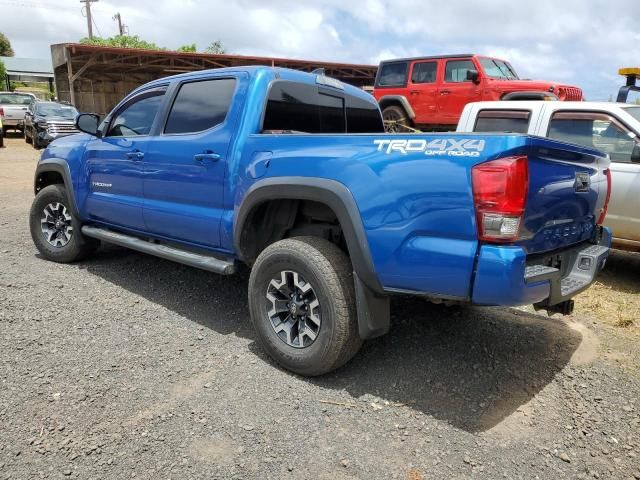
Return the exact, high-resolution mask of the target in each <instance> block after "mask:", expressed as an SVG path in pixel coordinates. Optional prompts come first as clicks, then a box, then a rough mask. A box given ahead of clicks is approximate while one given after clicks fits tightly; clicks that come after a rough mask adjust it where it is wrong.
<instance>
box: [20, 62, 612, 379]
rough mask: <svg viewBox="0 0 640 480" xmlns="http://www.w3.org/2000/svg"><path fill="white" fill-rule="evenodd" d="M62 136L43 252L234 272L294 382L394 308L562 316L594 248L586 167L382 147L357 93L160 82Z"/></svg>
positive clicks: (389, 140) (561, 148) (446, 145)
mask: <svg viewBox="0 0 640 480" xmlns="http://www.w3.org/2000/svg"><path fill="white" fill-rule="evenodd" d="M77 127H78V129H79V130H81V131H82V132H83V133H80V134H77V135H72V136H69V137H65V138H61V139H59V140H56V141H54V142H53V143H52V144H51V145H50V146H49V147H48V148H47V149H46V150H44V152H43V154H42V157H41V159H40V161H39V163H38V165H37V169H36V174H35V185H34V189H35V194H36V195H35V199H34V202H33V206H32V209H31V213H30V228H31V235H32V238H33V241H34V243H35V245H36V247H37V248H38V250H39V251H40V253H41V254H42V256H43V257H44V258H46V259H48V260H52V261H56V262H73V261H77V260H80V259H82V258H85V257H86V256H87V255H89V254H91V253H92V252H94V251H95V249H96V248H97V246H98V245H99V243H100V241H104V242H108V243H114V244H118V245H122V246H125V247H130V248H132V249H135V250H139V251H142V252H146V253H149V254H152V255H157V256H159V257H163V258H165V259H170V260H174V261H177V262H181V263H184V264H187V265H191V266H194V267H198V268H202V269H205V270H209V271H212V272H216V273H219V274H224V275H229V274H232V273H234V272H236V271H237V270H238V269H239V268H242V267H241V266H242V265H246V266H248V267H250V268H251V274H250V278H249V286H248V288H249V307H250V313H251V319H252V322H253V325H254V327H255V330H256V332H257V338H258V339H259V341H260V343H261V344H262V345H263V347H264V348H265V350H266V351H267V352H268V353H269V354H270V355H271V356H272V357H273V358H274V359H275V360H276V361H277V362H278V363H280V364H281V365H282V366H284V367H286V368H287V369H290V370H292V371H294V372H297V373H299V374H302V375H320V374H323V373H326V372H329V371H331V370H333V369H335V368H338V367H340V366H341V365H342V364H344V363H345V362H347V361H348V360H349V359H350V358H351V357H352V356H353V355H355V353H356V352H357V350H358V349H359V347H360V346H361V344H362V341H363V340H365V339H368V338H373V337H376V336H378V335H382V334H384V333H386V332H387V331H388V329H389V326H390V311H389V310H390V307H389V297H390V296H391V295H395V294H408V295H419V296H422V297H424V298H425V299H428V300H431V301H436V302H443V301H444V302H453V303H464V304H475V305H505V306H516V305H525V304H534V305H535V306H536V307H537V308H539V309H545V310H547V311H549V312H552V313H553V312H559V313H564V314H568V313H570V312H571V310H572V307H573V301H572V300H571V298H572V297H573V296H575V295H576V294H577V293H579V292H581V291H583V290H584V289H586V288H587V287H588V286H589V285H590V284H591V283H592V282H593V281H594V278H595V276H596V274H597V273H598V272H599V271H600V270H601V269H602V268H603V266H604V263H605V260H606V258H607V255H608V251H609V245H610V242H611V233H610V232H609V230H608V229H606V228H603V227H602V226H601V224H602V221H603V219H604V215H605V213H606V208H607V202H608V196H609V187H608V185H609V182H610V175H609V170H608V168H609V162H608V159H607V158H606V157H603V156H602V155H601V154H600V153H599V152H597V151H595V150H591V149H587V148H583V147H578V146H575V145H569V144H565V143H561V142H556V141H553V140H548V139H543V138H536V137H531V136H527V135H520V134H499V135H498V134H495V135H494V134H488V135H478V134H456V133H440V134H419V135H397V134H396V135H389V134H384V133H383V131H384V127H383V122H382V118H381V115H380V111H379V108H378V105H377V103H376V101H375V99H374V98H373V97H372V96H370V95H369V94H367V93H365V92H364V91H362V90H359V89H357V88H355V87H352V86H349V85H345V84H343V83H341V82H339V81H336V80H335V79H332V78H329V77H326V76H324V75H323V74H310V73H303V72H299V71H293V70H287V69H280V68H268V67H242V68H222V69H217V70H210V71H203V72H197V73H189V74H183V75H177V76H173V77H168V78H163V79H160V80H156V81H153V82H151V83H148V84H146V85H144V86H142V87H140V88H138V89H136V90H135V91H133V92H132V93H131V94H129V95H128V96H127V97H126V98H125V99H124V100H122V101H121V102H120V103H119V104H118V105H117V106H116V107H115V109H114V110H113V111H112V112H111V113H110V114H109V115H107V117H106V118H105V119H104V120H103V121H101V122H100V121H99V118H98V117H97V116H95V115H91V114H85V115H80V116H79V117H78V119H77ZM212 294H215V292H212Z"/></svg>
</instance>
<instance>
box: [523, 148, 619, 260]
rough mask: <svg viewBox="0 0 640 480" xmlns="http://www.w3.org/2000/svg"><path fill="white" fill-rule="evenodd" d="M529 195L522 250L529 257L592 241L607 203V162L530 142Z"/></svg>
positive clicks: (593, 153)
mask: <svg viewBox="0 0 640 480" xmlns="http://www.w3.org/2000/svg"><path fill="white" fill-rule="evenodd" d="M526 148H527V156H528V158H529V194H528V196H527V202H526V206H525V213H524V221H523V224H522V226H521V232H520V233H521V238H522V240H520V241H519V242H517V243H518V244H519V245H521V246H522V247H523V248H524V249H525V250H526V251H527V253H529V254H534V253H543V252H548V251H551V250H556V249H560V248H565V247H568V246H571V245H574V244H577V243H580V242H583V241H585V240H590V239H592V238H593V236H594V233H595V227H596V222H597V221H598V218H599V217H600V214H601V213H602V209H603V208H604V206H605V203H606V197H607V188H608V187H607V175H606V170H607V169H608V168H609V159H608V158H606V157H603V156H601V154H600V152H598V151H597V150H592V149H587V148H584V147H580V146H574V145H569V144H565V143H561V142H556V141H553V140H549V139H545V138H538V137H529V139H528V141H527V147H526Z"/></svg>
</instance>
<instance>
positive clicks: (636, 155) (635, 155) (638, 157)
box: [631, 143, 640, 163]
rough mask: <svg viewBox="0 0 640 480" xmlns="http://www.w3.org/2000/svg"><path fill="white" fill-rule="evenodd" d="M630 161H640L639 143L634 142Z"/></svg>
mask: <svg viewBox="0 0 640 480" xmlns="http://www.w3.org/2000/svg"><path fill="white" fill-rule="evenodd" d="M631 163H640V145H639V144H637V143H636V144H635V145H634V147H633V151H632V152H631Z"/></svg>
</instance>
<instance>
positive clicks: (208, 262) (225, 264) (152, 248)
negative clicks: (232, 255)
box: [82, 225, 236, 275]
mask: <svg viewBox="0 0 640 480" xmlns="http://www.w3.org/2000/svg"><path fill="white" fill-rule="evenodd" d="M82 233H83V234H84V235H86V236H87V237H92V238H97V239H98V240H103V241H105V242H107V243H114V244H116V245H120V246H121V247H127V248H131V249H132V250H137V251H139V252H143V253H148V254H150V255H155V256H156V257H160V258H164V259H166V260H173V261H174V262H178V263H183V264H185V265H189V266H190V267H195V268H200V269H202V270H207V271H209V272H214V273H219V274H221V275H231V274H233V273H235V272H236V265H235V263H234V261H233V260H223V259H220V258H216V257H213V256H211V255H203V254H200V253H194V252H190V251H187V250H180V249H179V248H175V247H169V246H167V245H162V244H160V243H153V242H150V241H147V240H143V239H141V238H138V237H133V236H131V235H125V234H123V233H116V232H113V231H111V230H106V229H104V228H97V227H90V226H89V225H85V226H83V227H82Z"/></svg>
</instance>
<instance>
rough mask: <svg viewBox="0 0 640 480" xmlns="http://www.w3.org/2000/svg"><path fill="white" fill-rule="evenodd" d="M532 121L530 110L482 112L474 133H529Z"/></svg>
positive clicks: (478, 117) (479, 114) (477, 119)
mask: <svg viewBox="0 0 640 480" xmlns="http://www.w3.org/2000/svg"><path fill="white" fill-rule="evenodd" d="M530 121H531V112H530V111H529V110H480V111H479V112H478V116H477V117H476V124H475V126H474V127H473V131H474V132H513V133H527V131H528V130H529V122H530Z"/></svg>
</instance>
